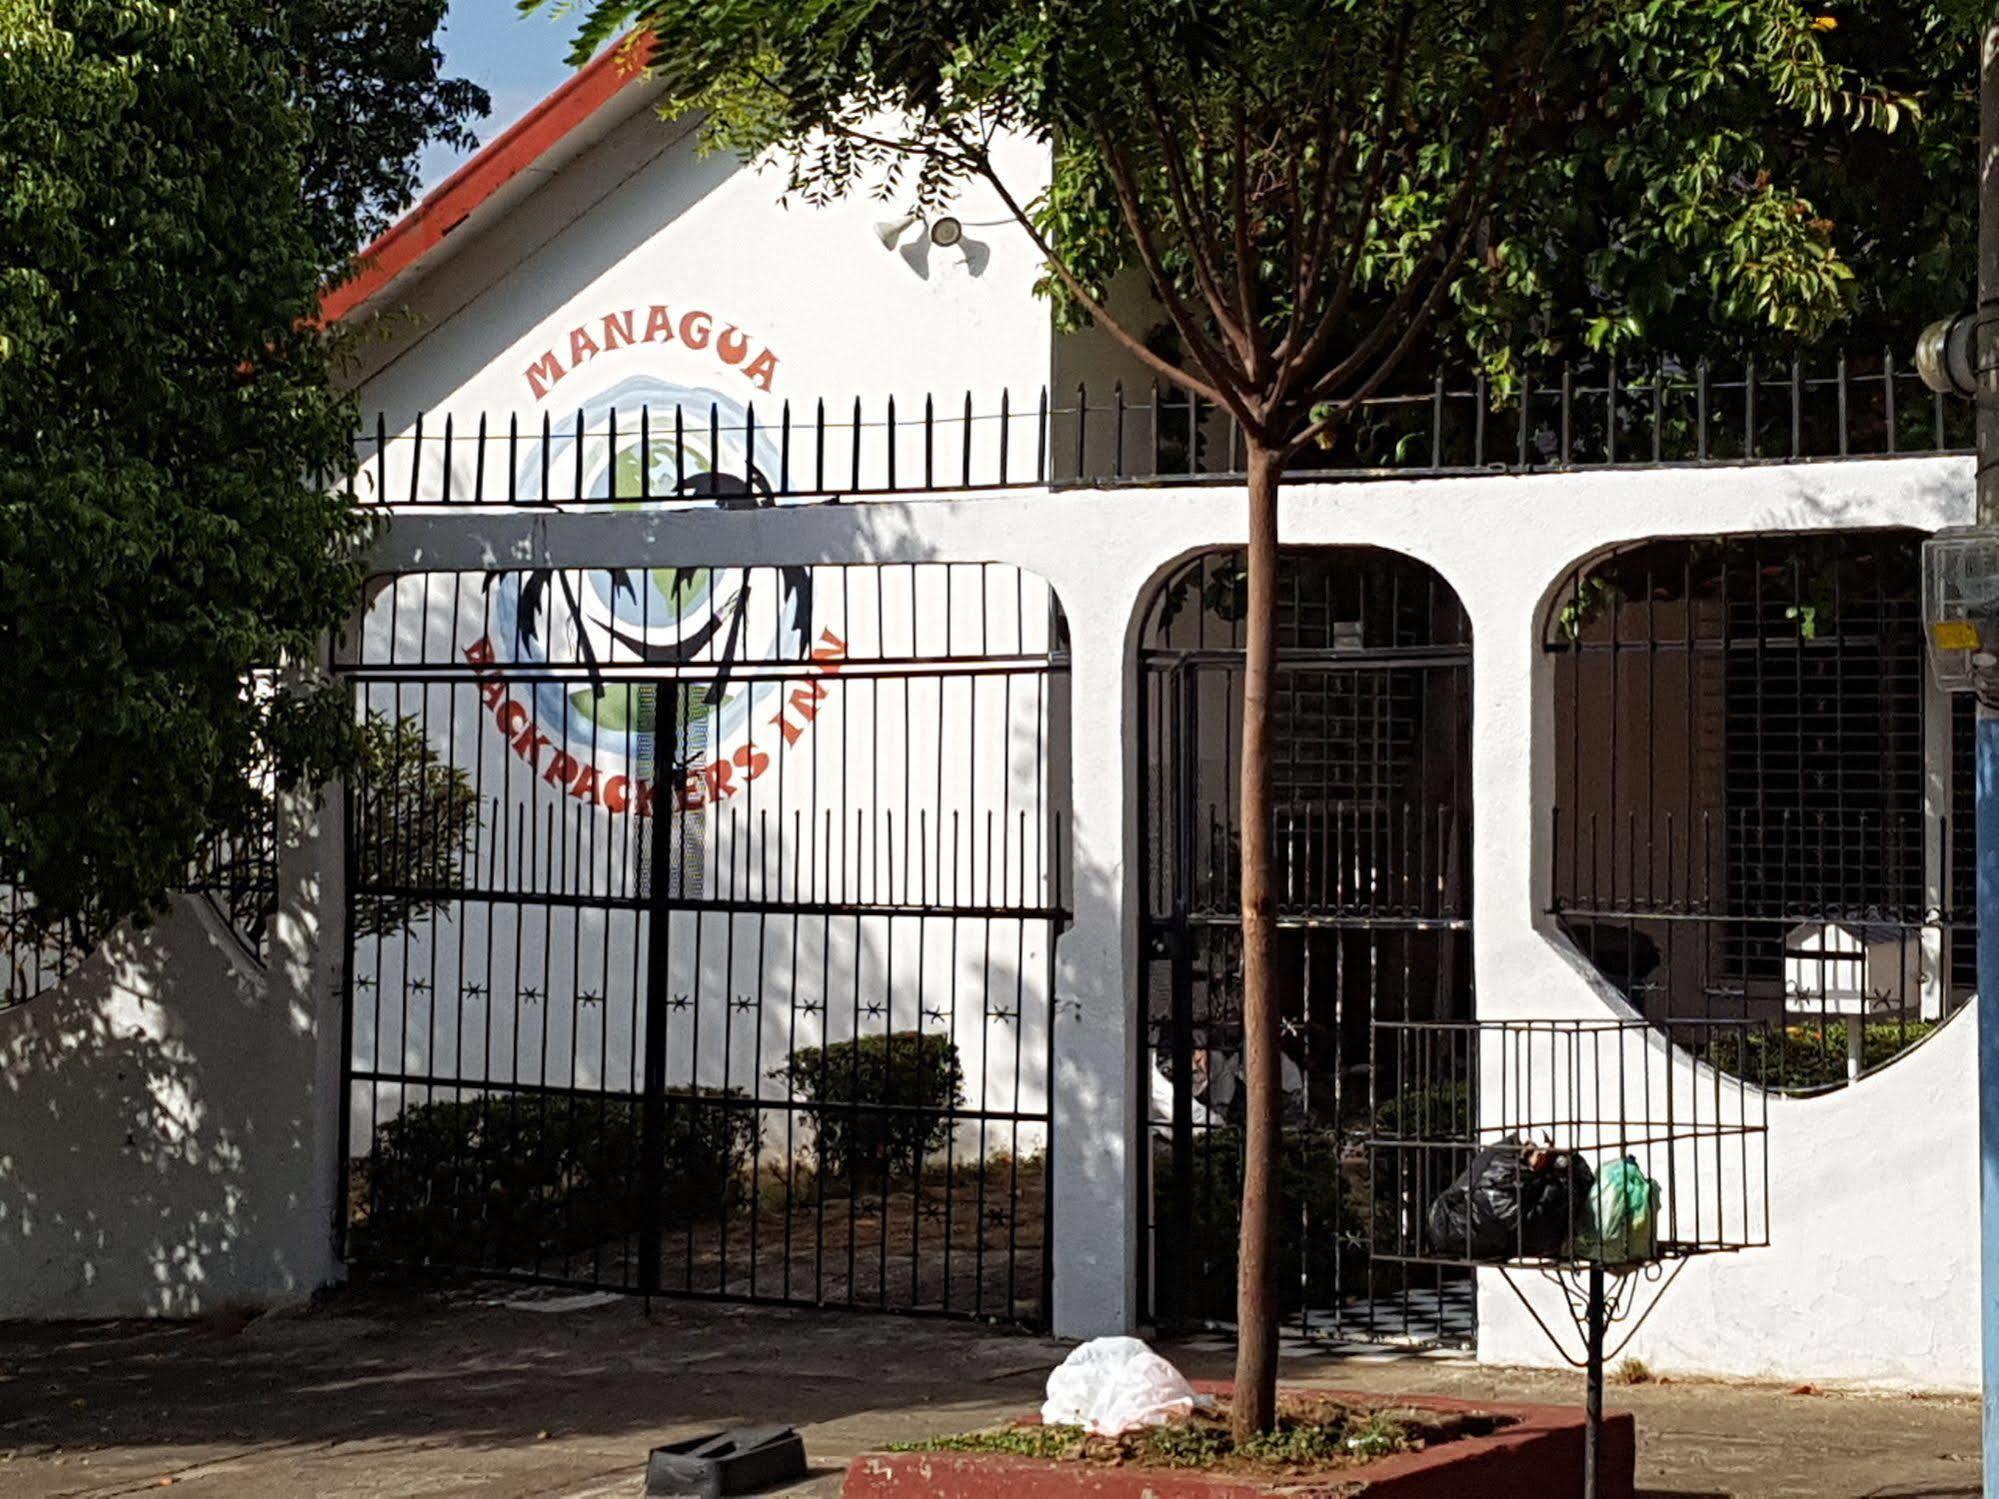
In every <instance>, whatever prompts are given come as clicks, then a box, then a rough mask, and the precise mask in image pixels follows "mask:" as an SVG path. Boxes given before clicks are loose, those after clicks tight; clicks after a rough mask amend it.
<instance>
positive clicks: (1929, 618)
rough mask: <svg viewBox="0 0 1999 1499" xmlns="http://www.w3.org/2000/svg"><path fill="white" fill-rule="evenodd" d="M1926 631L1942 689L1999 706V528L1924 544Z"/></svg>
mask: <svg viewBox="0 0 1999 1499" xmlns="http://www.w3.org/2000/svg"><path fill="white" fill-rule="evenodd" d="M1923 633H1924V636H1925V637H1926V638H1927V639H1928V641H1929V656H1930V669H1931V670H1932V671H1934V672H1935V673H1936V680H1937V686H1939V687H1941V688H1942V689H1943V690H1944V691H1945V692H1976V693H1977V694H1978V695H1979V699H1980V701H1982V702H1985V703H1988V704H1992V705H1995V706H1999V529H1991V530H1988V529H1986V528H1983V527H1978V526H1958V527H1953V528H1952V529H1950V530H1948V531H1939V532H1938V533H1937V534H1936V535H1935V536H1933V537H1931V538H1930V539H1929V540H1928V541H1926V542H1924V543H1923Z"/></svg>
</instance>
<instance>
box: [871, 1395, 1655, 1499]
mask: <svg viewBox="0 0 1999 1499" xmlns="http://www.w3.org/2000/svg"><path fill="white" fill-rule="evenodd" d="M1199 1387H1200V1388H1201V1389H1203V1390H1206V1391H1210V1392H1226V1391H1227V1389H1228V1386H1227V1385H1215V1384H1208V1383H1205V1382H1203V1383H1202V1384H1201V1385H1200V1386H1199ZM1311 1393H1313V1394H1315V1395H1328V1396H1331V1397H1332V1398H1334V1399H1338V1400H1346V1401H1351V1402H1353V1403H1355V1404H1383V1405H1401V1406H1414V1407H1416V1408H1417V1409H1419V1410H1430V1411H1442V1412H1447V1413H1450V1414H1454V1415H1455V1414H1465V1413H1470V1412H1481V1413H1484V1414H1487V1415H1494V1416H1505V1417H1507V1418H1508V1419H1509V1421H1510V1423H1511V1424H1509V1425H1508V1426H1506V1427H1505V1428H1504V1429H1503V1430H1500V1431H1496V1432H1493V1433H1492V1434H1491V1435H1489V1436H1482V1437H1461V1438H1459V1439H1458V1440H1456V1441H1452V1442H1445V1443H1443V1444H1442V1445H1440V1446H1437V1447H1432V1448H1428V1449H1426V1450H1424V1451H1422V1452H1399V1453H1396V1454H1394V1455H1393V1456H1391V1457H1385V1458H1382V1459H1381V1460H1380V1461H1378V1462H1372V1463H1366V1464H1363V1465H1361V1466H1359V1467H1353V1468H1342V1469H1339V1470H1338V1471H1337V1472H1330V1473H1327V1474H1325V1475H1324V1476H1323V1477H1320V1478H1313V1477H1309V1476H1304V1477H1288V1478H1283V1479H1262V1478H1249V1477H1244V1476H1243V1475H1241V1474H1211V1473H1197V1472H1191V1471H1188V1470H1185V1469H1179V1468H1111V1467H1105V1466H1103V1465H1102V1464H1099V1463H1082V1462H1070V1463H1064V1462H1051V1461H1046V1460H1043V1459H1040V1458H1032V1457H1015V1456H1012V1455H1011V1454H1001V1453H982V1452H863V1453H862V1454H861V1455H860V1456H859V1457H857V1458H855V1459H854V1461H853V1463H852V1464H851V1465H850V1466H849V1467H848V1469H847V1478H846V1483H845V1486H844V1487H843V1488H842V1490H841V1492H842V1493H843V1494H845V1495H847V1496H848V1499H1071V1496H1074V1495H1078V1494H1087V1495H1093V1496H1097V1499H1335V1496H1337V1499H1471V1496H1476V1499H1572V1496H1580V1495H1581V1493H1582V1468H1583V1413H1582V1411H1581V1410H1580V1409H1579V1408H1578V1407H1576V1406H1572V1405H1486V1404H1480V1403H1477V1402H1474V1401H1468V1400H1446V1399H1442V1398H1440V1397H1433V1396H1419V1395H1397V1396H1393V1397H1387V1396H1382V1395H1370V1394H1367V1393H1365V1392H1362V1391H1357V1390H1316V1389H1315V1390H1313V1391H1312V1392H1311ZM1599 1457H1600V1460H1599V1463H1598V1469H1597V1475H1598V1488H1597V1492H1598V1494H1599V1496H1600V1499H1633V1489H1634V1486H1635V1482H1636V1477H1635V1475H1636V1468H1637V1432H1636V1428H1635V1426H1634V1425H1633V1423H1632V1419H1631V1416H1630V1415H1629V1414H1628V1413H1622V1412H1620V1413H1619V1414H1616V1415H1607V1416H1605V1417H1604V1418H1603V1447H1602V1450H1601V1452H1600V1454H1599Z"/></svg>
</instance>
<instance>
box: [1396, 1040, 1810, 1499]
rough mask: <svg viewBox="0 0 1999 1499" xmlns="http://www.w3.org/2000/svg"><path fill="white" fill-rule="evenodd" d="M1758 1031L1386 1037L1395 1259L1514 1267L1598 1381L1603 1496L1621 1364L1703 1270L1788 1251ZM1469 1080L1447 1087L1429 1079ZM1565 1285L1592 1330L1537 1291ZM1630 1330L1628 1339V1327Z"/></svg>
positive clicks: (1593, 1491)
mask: <svg viewBox="0 0 1999 1499" xmlns="http://www.w3.org/2000/svg"><path fill="white" fill-rule="evenodd" d="M1779 1039H1780V1038H1779V1037H1778V1036H1777V1034H1776V1032H1775V1030H1774V1028H1773V1026H1772V1024H1771V1023H1770V1022H1768V1021H1758V1020H1699V1021H1684V1022H1681V1021H1648V1020H1625V1019H1600V1020H1559V1019H1549V1020H1542V1019H1534V1020H1527V1019H1520V1020H1513V1019H1508V1020H1470V1021H1389V1020H1382V1021H1377V1022H1375V1024H1374V1026H1373V1059H1372V1067H1371V1072H1372V1084H1371V1085H1372V1088H1373V1090H1374V1091H1375V1093H1376V1095H1377V1096H1379V1097H1388V1098H1393V1099H1397V1100H1399V1101H1398V1102H1397V1104H1396V1105H1395V1106H1394V1107H1391V1108H1387V1109H1381V1108H1377V1109H1376V1110H1375V1111H1374V1118H1375V1129H1374V1132H1373V1134H1372V1136H1371V1138H1370V1139H1369V1142H1368V1170H1369V1172H1370V1175H1371V1178H1372V1181H1371V1187H1372V1191H1371V1197H1372V1200H1373V1202H1374V1204H1375V1213H1374V1218H1373V1224H1372V1234H1373V1238H1374V1243H1373V1246H1372V1247H1373V1254H1374V1258H1375V1259H1376V1260H1385V1261H1391V1262H1395V1261H1399V1262H1403V1263H1408V1264H1421V1265H1440V1266H1445V1265H1447V1266H1459V1267H1466V1268H1483V1269H1490V1270H1493V1271H1495V1272H1497V1273H1498V1274H1499V1275H1500V1276H1501V1277H1502V1278H1503V1279H1504V1280H1505V1282H1506V1284H1507V1285H1508V1287H1509V1288H1510V1289H1511V1290H1512V1291H1513V1293H1514V1295H1515V1296H1516V1297H1517V1298H1518V1299H1519V1301H1520V1303H1521V1305H1522V1306H1523V1307H1524V1308H1525V1309H1526V1311H1527V1313H1528V1315H1529V1316H1530V1317H1531V1318H1532V1319H1533V1321H1534V1322H1535V1324H1536V1325H1537V1326H1538V1327H1539V1328H1540V1329H1541V1331H1542V1332H1543V1333H1544V1334H1546V1335H1547V1337H1548V1338H1549V1340H1550V1342H1552V1343H1553V1344H1554V1346H1555V1349H1556V1351H1557V1352H1558V1353H1559V1354H1560V1355H1561V1356H1562V1357H1563V1359H1564V1360H1566V1361H1567V1362H1568V1363H1570V1364H1571V1365H1573V1366H1574V1367H1577V1368H1580V1369H1582V1370H1584V1371H1585V1374H1586V1379H1587V1393H1586V1397H1585V1403H1584V1410H1585V1426H1584V1432H1585V1435H1584V1444H1583V1493H1584V1495H1585V1496H1586V1499H1597V1495H1598V1469H1599V1466H1600V1460H1601V1457H1602V1443H1603V1373H1604V1366H1605V1364H1606V1363H1607V1362H1608V1361H1609V1360H1610V1359H1613V1358H1615V1357H1616V1356H1617V1355H1618V1354H1619V1353H1621V1352H1622V1351H1623V1350H1624V1348H1625V1347H1626V1346H1628V1345H1629V1343H1630V1341H1631V1339H1632V1338H1634V1337H1635V1336H1636V1335H1637V1333H1638V1331H1639V1329H1640V1328H1641V1327H1642V1326H1643V1325H1644V1323H1645V1321H1646V1320H1647V1319H1648V1318H1649V1317H1650V1316H1651V1314H1652V1312H1653V1310H1654V1309H1655V1308H1656V1307H1657V1306H1658V1304H1659V1301H1660V1300H1661V1299H1662V1298H1663V1296H1664V1295H1665V1293H1666V1291H1667V1289H1668V1288H1669V1287H1670V1286H1671V1285H1672V1283H1673V1281H1674V1280H1675V1279H1676V1278H1677V1277H1678V1275H1679V1273H1680V1270H1681V1269H1682V1268H1683V1267H1684V1266H1685V1264H1686V1262H1687V1261H1688V1260H1689V1259H1693V1258H1695V1257H1697V1256H1700V1255H1709V1254H1732V1253H1739V1252H1741V1251H1743V1250H1746V1249H1756V1248H1763V1247H1766V1246H1767V1245H1768V1244H1769V1242H1770V1221H1769V1218H1770V1215H1769V1196H1770V1174H1769V1151H1768V1136H1769V1101H1768V1098H1769V1095H1768V1092H1767V1089H1766V1087H1765V1084H1766V1082H1767V1079H1768V1070H1769V1067H1770V1064H1771V1059H1772V1058H1773V1057H1774V1056H1775V1054H1776V1053H1775V1047H1776V1044H1777V1041H1778V1040H1779ZM1440 1077H1441V1078H1449V1079H1452V1080H1453V1081H1452V1085H1451V1086H1450V1087H1448V1088H1438V1089H1430V1090H1427V1091H1426V1090H1422V1089H1421V1088H1420V1087H1417V1088H1416V1090H1415V1091H1412V1084H1419V1083H1420V1082H1421V1081H1422V1080H1430V1079H1436V1078H1440ZM1536 1277H1538V1278H1540V1279H1542V1280H1545V1281H1546V1282H1549V1283H1552V1284H1553V1285H1554V1286H1555V1287H1557V1288H1558V1289H1559V1291H1560V1293H1561V1306H1562V1308H1563V1310H1564V1311H1565V1312H1566V1314H1567V1318H1568V1321H1569V1323H1571V1324H1572V1325H1573V1327H1574V1329H1575V1332H1576V1334H1577V1335H1578V1338H1577V1341H1576V1342H1574V1343H1572V1342H1571V1340H1570V1339H1569V1338H1568V1337H1566V1336H1565V1335H1564V1331H1563V1329H1562V1328H1561V1327H1560V1325H1559V1315H1558V1314H1552V1315H1551V1314H1544V1312H1543V1310H1542V1309H1541V1308H1540V1307H1537V1306H1536V1304H1535V1301H1534V1298H1533V1297H1532V1296H1530V1295H1529V1294H1528V1288H1527V1287H1528V1285H1529V1284H1531V1281H1532V1279H1533V1278H1536ZM1613 1329H1618V1330H1619V1333H1618V1335H1617V1337H1616V1339H1615V1342H1614V1343H1612V1341H1611V1338H1612V1330H1613Z"/></svg>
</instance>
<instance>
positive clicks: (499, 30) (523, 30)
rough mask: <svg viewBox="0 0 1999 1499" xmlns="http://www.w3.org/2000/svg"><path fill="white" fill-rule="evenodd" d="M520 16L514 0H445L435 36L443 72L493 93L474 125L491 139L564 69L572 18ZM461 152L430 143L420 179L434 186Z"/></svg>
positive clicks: (563, 73)
mask: <svg viewBox="0 0 1999 1499" xmlns="http://www.w3.org/2000/svg"><path fill="white" fill-rule="evenodd" d="M554 9H556V7H553V6H550V7H549V8H548V10H543V11H538V12H536V13H535V14H534V15H531V16H526V17H523V16H521V15H520V14H519V13H518V12H517V11H516V10H515V8H514V0H451V9H450V11H449V12H448V13H447V14H446V16H445V18H444V30H443V32H442V34H441V35H440V37H439V42H440V44H441V45H442V46H443V48H444V71H445V76H446V77H452V78H470V79H471V80H472V81H473V82H474V83H477V84H480V85H482V86H483V87H484V88H485V90H486V91H487V92H488V93H490V94H491V95H492V96H493V112H492V114H490V115H488V116H487V117H486V119H485V120H484V121H483V122H482V123H481V124H479V125H477V126H476V127H475V128H476V129H477V131H478V135H479V139H480V140H481V141H482V142H484V141H489V140H491V139H492V138H493V137H494V136H496V135H498V134H499V133H500V132H501V131H502V130H505V129H506V128H507V126H509V125H511V124H512V123H513V122H514V121H515V120H517V119H519V118H520V117H521V116H522V115H523V114H525V113H526V112H527V111H528V110H529V109H531V108H532V107H533V106H534V105H535V103H536V102H538V101H539V100H540V99H541V98H542V96H543V95H545V94H546V93H547V92H548V91H549V90H550V89H552V88H554V87H555V86H556V85H557V84H558V83H560V82H562V80H563V78H564V77H565V76H566V75H567V74H568V72H569V68H568V66H567V65H566V64H565V63H564V62H563V60H562V58H563V54H564V53H566V52H567V51H568V50H569V39H570V37H571V36H572V35H573V34H574V33H575V29H576V20H575V17H574V16H572V17H570V18H569V19H568V20H566V21H564V20H560V19H556V18H553V17H552V16H551V15H550V14H549V11H551V10H554ZM464 155H465V153H463V152H457V151H447V150H444V149H443V148H441V147H432V148H431V149H430V150H429V151H427V152H425V153H424V157H423V164H422V165H423V185H424V188H425V189H426V190H428V189H430V188H432V187H435V186H436V185H437V184H438V183H440V182H442V181H443V180H444V179H445V178H446V177H448V176H449V175H450V174H451V169H452V168H453V167H455V166H457V165H458V163H459V162H460V161H462V160H463V159H464Z"/></svg>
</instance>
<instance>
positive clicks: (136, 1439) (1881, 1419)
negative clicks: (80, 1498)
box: [0, 1286, 1978, 1499]
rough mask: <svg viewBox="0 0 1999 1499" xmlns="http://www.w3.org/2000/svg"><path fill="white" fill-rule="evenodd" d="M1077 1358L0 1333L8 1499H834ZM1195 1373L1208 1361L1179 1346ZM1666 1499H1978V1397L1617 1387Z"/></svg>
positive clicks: (645, 1337)
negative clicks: (715, 1465) (799, 1474)
mask: <svg viewBox="0 0 1999 1499" xmlns="http://www.w3.org/2000/svg"><path fill="white" fill-rule="evenodd" d="M1064 1351H1065V1350H1064V1346H1063V1345H1061V1344H1059V1343H1055V1342H1052V1341H1048V1340H1042V1339H1034V1338H1026V1337H1021V1336H1018V1335H1012V1334H1007V1333H1001V1332H995V1331H988V1330H984V1329H979V1328H973V1327H967V1326H965V1325H963V1324H956V1323H944V1322H934V1321H918V1320H914V1319H906V1318H888V1317H874V1316H863V1315H854V1314H847V1313H835V1312H809V1311H794V1310H787V1309H781V1308H765V1307H758V1308H748V1307H736V1306H721V1305H705V1304H691V1303H686V1302H654V1303H653V1306H652V1311H651V1314H650V1315H649V1316H648V1315H647V1313H646V1311H645V1310H644V1308H643V1306H642V1304H641V1303H639V1302H637V1301H634V1300H630V1299H627V1298H609V1297H602V1298H599V1297H590V1296H573V1295H570V1294H568V1293H562V1292H550V1291H544V1290H519V1289H515V1288H511V1287H503V1286H479V1287H471V1288H461V1289H458V1290H455V1291H452V1292H450V1293H446V1294H426V1293H416V1292H409V1293H399V1294H388V1293H383V1292H362V1291H353V1292H346V1293H342V1294H340V1295H338V1296H335V1297H333V1298H331V1299H330V1300H329V1301H328V1302H327V1303H326V1304H325V1305H324V1306H321V1307H319V1308H316V1309H314V1310H311V1311H304V1312H298V1313H287V1314H281V1315H276V1316H269V1317H261V1318H257V1319H255V1320H251V1321H247V1322H245V1321H243V1320H241V1319H232V1318H228V1317H218V1318H213V1319H210V1320H208V1321H205V1322H201V1323H193V1324H161V1323H149V1324H147V1323H117V1324H92V1325H71V1326H30V1325H23V1324H13V1325H5V1326H0V1499H11V1496H17V1495H20V1496H25V1495H38V1496H39V1495H92V1496H106V1495H115V1494H135V1493H139V1492H141V1491H148V1490H157V1489H159V1488H160V1487H162V1486H167V1485H168V1483H169V1481H171V1482H170V1486H171V1487H173V1488H175V1489H176V1490H185V1491H186V1492H188V1493H189V1494H192V1495H277V1494H299V1495H305V1494H312V1495H320V1494H327V1495H332V1494H339V1495H406V1494H408V1495H417V1494H421V1495H481V1496H509V1495H519V1496H523V1499H526V1496H531V1495H532V1496H563V1499H585V1496H590V1499H595V1496H603V1495H623V1496H633V1495H636V1494H638V1492H639V1489H640V1483H639V1474H640V1472H641V1470H642V1467H643V1464H644V1460H645V1453H646V1450H647V1448H648V1447H650V1446H652V1445H654V1444H655V1443H658V1442H661V1441H666V1440H670V1439H672V1438H675V1437H680V1436H687V1435H692V1434H694V1433H695V1432H697V1431H701V1430H705V1429H711V1428H713V1427H716V1426H725V1425H737V1424H747V1423H753V1422H754V1423H767V1422H787V1423H793V1424H797V1425H799V1426H801V1427H803V1428H804V1429H805V1435H806V1443H807V1450H808V1451H809V1452H810V1454H811V1456H812V1460H813V1463H814V1468H815V1476H814V1478H813V1479H812V1480H811V1481H810V1482H809V1483H808V1484H807V1485H805V1486H804V1487H803V1488H802V1489H800V1490H797V1491H796V1492H800V1493H811V1494H826V1495H830V1494H835V1493H837V1492H838V1490H839V1472H840V1470H841V1468H842V1467H843V1466H844V1464H845V1462H846V1460H847V1459H848V1458H849V1457H851V1456H852V1455H853V1454H854V1453H856V1452H859V1451H862V1450H865V1449H866V1448H868V1447H871V1446H877V1445H880V1444H881V1443H883V1442H887V1441H894V1440H898V1439H905V1438H909V1437H913V1436H920V1435H926V1434H933V1433H941V1432H947V1431H956V1430H964V1429H967V1428H971V1427H976V1426H980V1425H984V1424H989V1423H991V1422H993V1421H997V1420H1000V1419H1004V1418H1005V1417H1007V1416H1009V1415H1012V1414H1014V1413H1016V1412H1019V1411H1022V1410H1027V1409H1031V1408H1032V1407H1034V1406H1035V1405H1036V1404H1038V1403H1039V1399H1040V1389H1041V1384H1042V1381H1043V1379H1044V1378H1045V1376H1046V1373H1047V1370H1048V1369H1049V1368H1050V1367H1051V1366H1052V1365H1053V1364H1054V1363H1055V1362H1056V1361H1057V1360H1059V1359H1060V1358H1061V1357H1062V1354H1063V1352H1064ZM1167 1351H1168V1352H1169V1353H1170V1354H1172V1356H1174V1357H1175V1358H1176V1359H1177V1360H1178V1361H1179V1362H1180V1363H1181V1364H1182V1365H1183V1367H1185V1368H1186V1369H1187V1371H1188V1372H1189V1373H1191V1374H1196V1375H1205V1376H1211V1377H1215V1376H1222V1377H1225V1376H1226V1375H1227V1373H1228V1367H1227V1366H1228V1360H1227V1356H1226V1354H1224V1353H1222V1352H1220V1351H1218V1350H1216V1349H1214V1348H1212V1347H1199V1346H1193V1347H1182V1348H1178V1349H1175V1348H1172V1347H1171V1346H1168V1347H1167ZM1285 1377H1286V1379H1287V1380H1291V1381H1297V1382H1301V1383H1320V1384H1329V1385H1338V1386H1342V1387H1345V1388H1350V1389H1351V1388H1365V1389H1378V1390H1381V1391H1383V1392H1384V1393H1394V1392H1399V1391H1410V1392H1415V1391H1426V1392H1433V1393H1437V1394H1445V1395H1455V1396H1459V1397H1461V1398H1470V1399H1492V1400H1534V1401H1575V1400H1579V1399H1580V1397H1581V1384H1580V1378H1579V1377H1576V1376H1565V1375H1553V1374H1541V1373H1533V1372H1527V1371H1502V1370H1491V1369H1481V1368H1478V1367H1476V1366H1474V1365H1470V1364H1467V1363H1462V1362H1457V1361H1449V1360H1437V1359H1415V1358H1411V1359H1403V1360H1399V1361H1394V1362H1389V1363H1376V1362H1373V1361H1368V1362H1365V1363H1355V1362H1351V1361H1345V1362H1343V1361H1341V1360H1337V1359H1332V1358H1328V1357H1325V1356H1322V1355H1312V1356H1304V1357H1294V1358H1289V1359H1287V1360H1286V1363H1285ZM1611 1404H1612V1405H1613V1406H1621V1407H1626V1408H1629V1409H1631V1410H1633V1411H1635V1412H1636V1413H1637V1417H1638V1440H1639V1479H1640V1485H1641V1488H1643V1489H1645V1490H1647V1491H1649V1492H1650V1493H1652V1494H1653V1495H1655V1496H1657V1499H1668V1496H1671V1499H1695V1496H1699V1499H1708V1496H1722V1495H1728V1496H1764V1495H1799V1496H1811V1499H1846V1496H1855V1499H1858V1496H1866V1495H1879V1496H1899V1499H1916V1496H1942V1495H1975V1494H1976V1493H1977V1492H1978V1407H1977V1404H1976V1402H1974V1401H1971V1400H1964V1399H1911V1398H1909V1397H1906V1396H1904V1397H1887V1396H1858V1395H1813V1394H1795V1393H1791V1392H1789V1391H1786V1390H1778V1389H1770V1388H1762V1387H1755V1386H1743V1385H1729V1384H1718V1383H1705V1382H1695V1383H1680V1382H1668V1383H1665V1384H1650V1385H1644V1386H1639V1387H1633V1388H1618V1389H1615V1390H1613V1392H1612V1396H1611Z"/></svg>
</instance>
